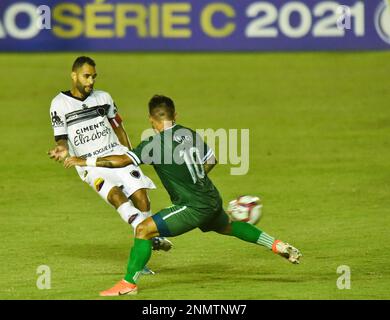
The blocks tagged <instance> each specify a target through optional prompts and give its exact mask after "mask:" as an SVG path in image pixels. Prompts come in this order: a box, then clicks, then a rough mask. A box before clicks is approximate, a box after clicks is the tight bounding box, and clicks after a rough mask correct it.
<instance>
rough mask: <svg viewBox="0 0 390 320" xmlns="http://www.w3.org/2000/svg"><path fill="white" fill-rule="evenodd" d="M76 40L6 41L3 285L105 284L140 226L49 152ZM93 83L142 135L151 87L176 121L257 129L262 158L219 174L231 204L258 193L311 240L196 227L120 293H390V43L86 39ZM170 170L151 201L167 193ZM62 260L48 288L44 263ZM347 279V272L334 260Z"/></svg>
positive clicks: (15, 288)
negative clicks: (14, 44) (274, 243)
mask: <svg viewBox="0 0 390 320" xmlns="http://www.w3.org/2000/svg"><path fill="white" fill-rule="evenodd" d="M76 55H77V54H76V53H72V54H31V55H28V54H1V55H0V70H1V73H2V76H1V80H0V84H1V93H0V97H1V98H0V101H1V107H0V119H1V120H0V121H1V126H0V128H1V140H0V141H1V142H0V144H1V158H0V176H1V181H0V242H1V247H0V248H1V249H0V260H1V264H0V299H99V297H98V292H99V291H101V290H103V289H107V288H108V287H110V286H111V285H113V284H114V283H115V282H116V281H118V280H119V279H121V277H122V276H123V274H124V270H125V267H126V264H127V259H128V254H129V249H130V247H131V245H132V231H131V228H130V227H129V226H127V225H126V224H124V223H123V222H122V220H121V219H120V218H119V215H118V214H117V213H116V211H115V210H113V209H111V208H110V207H109V206H108V205H107V204H105V203H104V202H103V201H102V200H101V199H100V198H99V197H98V196H97V195H96V194H95V193H94V192H93V190H92V189H90V188H89V187H88V186H87V185H86V184H84V183H83V182H82V181H81V180H80V179H79V178H78V176H77V174H76V172H75V171H74V170H65V169H63V168H62V167H61V165H59V164H56V163H54V162H52V161H50V160H49V159H48V157H47V155H46V151H47V150H48V149H49V148H50V147H51V146H53V143H54V142H53V137H52V130H51V126H50V119H49V112H48V110H49V104H50V101H51V99H52V98H53V97H54V96H55V95H56V94H57V93H58V92H59V91H60V90H65V89H68V88H69V87H70V77H69V76H70V70H69V69H70V66H71V64H72V62H73V60H74V58H75V57H76ZM90 55H91V56H92V57H93V58H94V59H95V60H96V62H97V68H98V69H97V70H98V74H99V77H98V82H97V84H96V88H100V89H102V90H106V91H108V92H110V93H111V94H112V96H113V97H114V99H115V101H116V103H117V105H118V106H119V108H120V113H121V115H122V117H123V118H124V121H125V127H126V129H127V131H128V133H129V135H130V138H131V140H132V142H133V144H137V143H138V142H139V141H140V134H141V132H142V131H143V130H144V129H146V128H148V127H149V123H148V121H147V118H146V117H147V109H146V103H147V101H148V99H149V98H150V97H151V96H152V95H153V94H154V93H163V94H166V95H168V96H171V97H173V98H174V100H175V102H176V106H177V112H178V116H179V118H178V119H179V121H178V122H179V123H181V124H184V125H187V126H190V127H192V128H213V129H218V128H227V129H230V128H238V129H240V128H249V129H250V171H249V173H248V174H247V175H245V176H232V175H230V174H229V171H230V167H231V166H230V165H219V166H217V167H216V169H215V170H214V171H213V172H212V173H211V178H212V180H213V181H214V183H215V184H216V186H217V187H218V188H219V190H220V192H221V194H222V196H223V198H224V204H225V206H226V205H227V202H228V201H229V200H231V199H233V198H234V197H236V196H237V195H240V194H254V195H260V196H262V198H263V202H264V216H263V219H262V220H261V221H260V222H259V224H258V226H259V227H260V228H261V229H263V230H264V231H266V232H268V233H269V234H271V235H274V236H277V237H279V238H281V239H285V240H286V241H288V242H291V243H292V244H294V245H295V246H297V247H298V248H300V249H301V250H302V252H303V254H304V257H303V258H302V262H301V264H300V265H298V266H296V265H291V264H289V263H288V262H287V261H285V260H284V259H281V258H280V257H278V256H275V255H273V254H271V253H270V252H268V251H267V250H266V249H265V248H263V247H259V246H256V245H253V244H249V243H244V242H242V241H239V240H236V239H233V238H230V237H223V236H219V235H216V234H213V233H207V234H203V233H201V232H200V231H198V230H195V231H192V232H190V233H187V234H185V235H182V236H180V237H177V238H174V239H173V242H174V246H175V247H174V248H173V249H172V250H171V251H170V252H167V253H165V252H161V253H160V252H157V253H154V254H153V257H152V259H151V261H150V262H149V266H150V268H152V269H153V270H155V271H156V272H157V274H156V275H154V276H147V277H143V278H141V281H140V283H139V287H140V292H139V294H138V296H136V297H121V299H389V298H390V267H389V265H390V255H389V251H390V236H389V227H390V218H389V215H390V161H389V160H390V90H389V75H390V53H389V52H377V53H289V54H284V53H283V54H282V53H266V54H264V53H263V54H254V53H250V54H106V53H97V54H90ZM144 172H145V173H146V174H148V175H149V176H150V177H151V178H152V179H153V180H154V181H155V182H156V183H157V185H158V189H157V190H155V191H153V192H151V199H152V209H153V211H154V212H156V211H158V210H159V209H161V208H163V207H166V206H168V205H170V202H169V198H168V196H167V194H166V192H165V190H164V189H163V188H162V185H161V183H160V182H159V180H158V178H157V176H156V175H155V173H154V171H153V169H152V168H149V167H144ZM40 265H47V266H49V267H50V269H51V289H50V290H38V289H37V287H36V281H37V278H38V274H37V268H38V266H40ZM340 265H347V266H349V267H350V269H351V288H350V289H349V290H348V289H345V290H339V289H338V288H337V286H336V281H337V278H338V277H339V276H340V275H339V274H337V272H336V270H337V267H338V266H340Z"/></svg>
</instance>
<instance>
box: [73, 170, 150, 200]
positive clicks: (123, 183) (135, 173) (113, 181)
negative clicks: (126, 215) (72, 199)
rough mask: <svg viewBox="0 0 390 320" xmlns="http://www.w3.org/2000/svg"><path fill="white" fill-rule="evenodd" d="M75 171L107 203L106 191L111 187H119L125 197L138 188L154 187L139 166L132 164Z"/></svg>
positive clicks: (128, 196)
mask: <svg viewBox="0 0 390 320" xmlns="http://www.w3.org/2000/svg"><path fill="white" fill-rule="evenodd" d="M77 171H78V172H79V175H80V178H81V179H82V180H84V181H85V182H86V183H88V184H89V185H90V186H91V187H92V188H93V189H94V190H95V191H96V192H97V193H98V194H99V195H100V196H101V197H102V198H103V199H104V200H105V201H106V202H107V203H108V201H107V196H108V193H109V192H110V190H111V189H112V188H113V187H120V188H121V189H122V191H123V193H124V194H125V195H126V197H127V198H130V196H131V195H132V194H133V193H134V192H136V191H137V190H139V189H156V186H155V185H154V183H153V181H152V180H150V179H149V178H148V177H147V176H145V175H144V174H143V172H142V170H141V168H139V167H137V166H135V165H132V164H131V165H129V166H127V167H124V168H102V167H83V171H81V170H80V171H79V170H77Z"/></svg>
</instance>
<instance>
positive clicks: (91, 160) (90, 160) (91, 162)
mask: <svg viewBox="0 0 390 320" xmlns="http://www.w3.org/2000/svg"><path fill="white" fill-rule="evenodd" d="M96 160H97V158H87V163H86V165H87V167H96Z"/></svg>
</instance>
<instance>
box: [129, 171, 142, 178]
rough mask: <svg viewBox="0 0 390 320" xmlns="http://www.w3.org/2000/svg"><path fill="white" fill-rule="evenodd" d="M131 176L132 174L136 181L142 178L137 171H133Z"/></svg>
mask: <svg viewBox="0 0 390 320" xmlns="http://www.w3.org/2000/svg"><path fill="white" fill-rule="evenodd" d="M130 174H131V176H132V177H134V178H136V179H139V178H140V177H141V174H140V173H139V171H137V170H133V171H131V172H130Z"/></svg>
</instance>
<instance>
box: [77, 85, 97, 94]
mask: <svg viewBox="0 0 390 320" xmlns="http://www.w3.org/2000/svg"><path fill="white" fill-rule="evenodd" d="M89 88H90V89H89ZM77 90H78V91H79V92H80V93H81V94H82V95H83V96H84V97H87V96H89V95H90V94H91V92H92V90H93V85H90V86H84V85H82V84H81V83H78V84H77Z"/></svg>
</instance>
